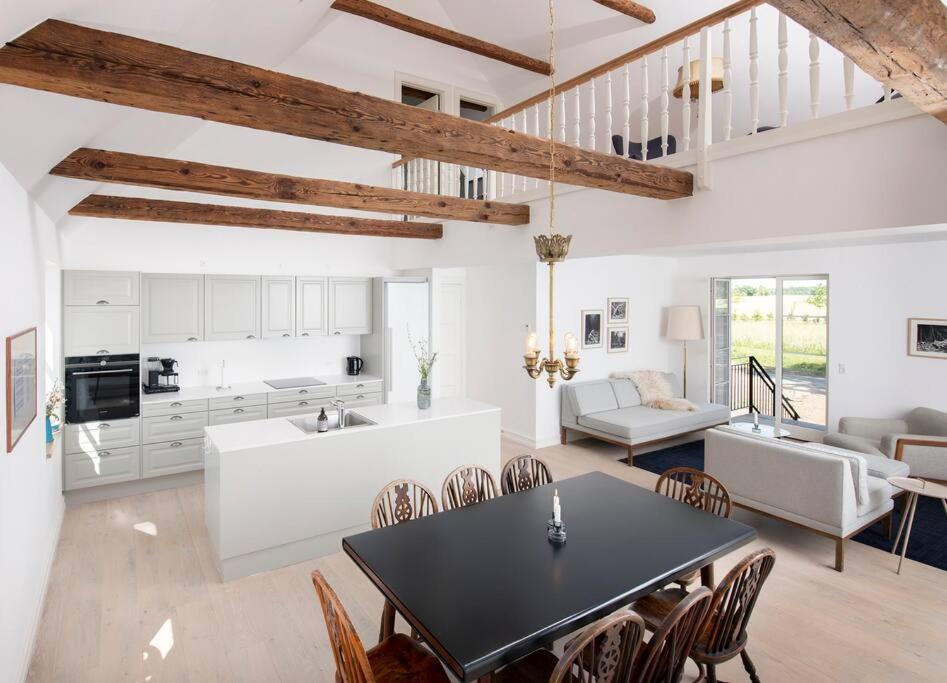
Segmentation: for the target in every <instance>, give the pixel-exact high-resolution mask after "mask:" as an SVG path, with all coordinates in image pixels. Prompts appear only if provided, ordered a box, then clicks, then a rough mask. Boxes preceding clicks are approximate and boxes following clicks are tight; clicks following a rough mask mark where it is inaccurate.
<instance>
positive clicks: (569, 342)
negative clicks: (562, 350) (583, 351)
mask: <svg viewBox="0 0 947 683" xmlns="http://www.w3.org/2000/svg"><path fill="white" fill-rule="evenodd" d="M578 349H579V344H578V342H577V341H576V338H575V335H574V334H572V333H571V332H566V353H567V354H574V353H575V352H576V351H578Z"/></svg>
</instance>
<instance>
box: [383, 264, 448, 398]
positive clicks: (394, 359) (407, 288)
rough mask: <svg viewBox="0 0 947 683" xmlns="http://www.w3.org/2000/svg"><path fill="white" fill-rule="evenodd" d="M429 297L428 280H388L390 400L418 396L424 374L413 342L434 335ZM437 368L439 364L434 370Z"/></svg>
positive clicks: (388, 381)
mask: <svg viewBox="0 0 947 683" xmlns="http://www.w3.org/2000/svg"><path fill="white" fill-rule="evenodd" d="M429 301H430V288H429V285H428V283H427V282H386V283H385V337H386V347H387V353H386V362H385V385H386V386H385V389H386V391H387V402H388V403H400V402H406V401H414V400H416V398H417V389H418V383H419V381H420V377H421V376H420V374H419V372H418V361H417V358H415V355H414V349H413V348H412V344H411V342H412V341H413V342H414V343H415V344H417V343H418V342H420V341H424V342H427V341H429V339H430V315H431V313H430V303H429ZM409 333H410V340H409ZM437 370H438V368H437V366H435V368H434V371H433V372H435V373H436V372H437Z"/></svg>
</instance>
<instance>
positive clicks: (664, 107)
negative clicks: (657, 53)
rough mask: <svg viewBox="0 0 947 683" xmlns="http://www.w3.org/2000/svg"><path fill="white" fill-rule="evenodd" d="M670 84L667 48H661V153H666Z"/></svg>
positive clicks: (665, 154)
mask: <svg viewBox="0 0 947 683" xmlns="http://www.w3.org/2000/svg"><path fill="white" fill-rule="evenodd" d="M669 90H670V84H669V82H668V49H667V48H664V49H662V50H661V153H662V154H663V155H664V156H667V155H668V121H669V113H668V106H669V104H670V99H669V98H668V92H669Z"/></svg>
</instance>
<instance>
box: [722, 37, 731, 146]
mask: <svg viewBox="0 0 947 683" xmlns="http://www.w3.org/2000/svg"><path fill="white" fill-rule="evenodd" d="M731 31H732V29H731V28H730V20H729V19H725V20H724V22H723V139H724V140H729V139H730V132H731V130H732V128H733V90H732V88H731V83H730V82H731V81H732V80H733V69H732V62H733V59H732V55H731V50H730V33H731Z"/></svg>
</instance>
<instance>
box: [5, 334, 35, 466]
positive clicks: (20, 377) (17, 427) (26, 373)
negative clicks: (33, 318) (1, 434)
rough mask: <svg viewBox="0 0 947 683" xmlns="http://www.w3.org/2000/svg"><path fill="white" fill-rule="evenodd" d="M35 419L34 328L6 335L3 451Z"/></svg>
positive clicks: (15, 440)
mask: <svg viewBox="0 0 947 683" xmlns="http://www.w3.org/2000/svg"><path fill="white" fill-rule="evenodd" d="M35 419H36V328H35V327H31V328H29V329H28V330H23V331H22V332H19V333H17V334H14V335H12V336H10V337H7V453H12V452H13V448H14V447H15V446H16V444H17V442H18V441H19V440H20V437H22V436H23V434H24V433H25V432H26V430H27V429H29V426H30V424H32V422H33V420H35Z"/></svg>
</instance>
